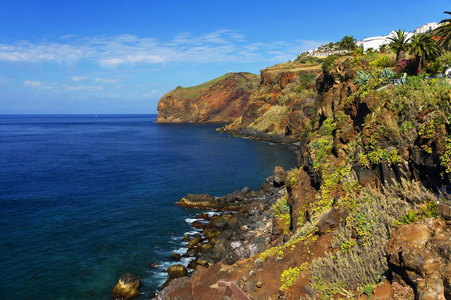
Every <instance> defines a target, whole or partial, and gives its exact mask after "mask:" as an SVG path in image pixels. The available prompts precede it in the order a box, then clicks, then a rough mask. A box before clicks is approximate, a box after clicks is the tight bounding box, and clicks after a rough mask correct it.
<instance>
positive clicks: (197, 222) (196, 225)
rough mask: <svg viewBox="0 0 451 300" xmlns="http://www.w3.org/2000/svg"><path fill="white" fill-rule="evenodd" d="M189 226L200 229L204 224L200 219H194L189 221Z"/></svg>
mask: <svg viewBox="0 0 451 300" xmlns="http://www.w3.org/2000/svg"><path fill="white" fill-rule="evenodd" d="M191 227H193V228H196V229H202V228H204V224H202V222H200V221H194V222H193V223H191Z"/></svg>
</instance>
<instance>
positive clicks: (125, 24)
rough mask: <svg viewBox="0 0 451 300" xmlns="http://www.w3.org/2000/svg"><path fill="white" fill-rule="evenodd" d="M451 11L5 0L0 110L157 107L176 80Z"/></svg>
mask: <svg viewBox="0 0 451 300" xmlns="http://www.w3.org/2000/svg"><path fill="white" fill-rule="evenodd" d="M397 3H398V4H397ZM450 10H451V1H449V0H447V1H442V0H437V1H424V0H423V1H416V0H411V1H408V2H406V3H404V4H402V5H401V3H399V2H394V1H385V0H383V1H364V0H361V1H346V0H343V1H291V0H288V1H283V0H280V1H265V0H260V1H253V0H241V1H236V0H229V1H224V0H223V1H216V0H209V1H206V0H184V1H181V0H177V1H175V0H164V1H163V0H161V1H160V0H128V1H126V0H123V1H119V0H108V1H106V0H77V1H72V0H64V1H63V0H59V1H50V0H39V1H37V0H32V1H23V0H15V1H12V0H4V1H2V3H1V9H0V114H34V113H36V114H54V113H77V114H78V113H88V114H107V113H124V114H126V113H156V107H157V103H158V100H159V98H161V96H163V95H164V94H165V93H167V92H169V91H170V90H172V89H174V88H175V87H177V86H178V85H181V86H183V87H188V86H194V85H197V84H201V83H203V82H205V81H208V80H210V79H213V78H216V77H218V76H221V75H223V74H225V73H227V72H229V71H232V72H242V71H243V72H252V73H256V74H259V73H260V70H261V69H264V68H266V67H269V66H272V65H275V64H277V63H283V62H286V61H288V60H290V59H294V58H296V56H297V55H298V54H300V53H303V52H305V51H307V50H309V49H313V48H315V47H317V46H319V45H322V44H324V43H328V42H331V41H333V42H335V41H339V40H340V39H341V38H342V37H343V36H345V35H352V36H354V37H355V38H356V39H358V40H361V39H363V38H365V37H370V36H376V35H387V34H388V33H389V32H390V31H392V30H397V29H405V30H407V31H413V30H414V29H415V28H417V27H419V26H421V25H424V24H426V23H428V22H438V21H440V20H442V19H444V18H446V17H447V16H448V15H446V14H443V11H450Z"/></svg>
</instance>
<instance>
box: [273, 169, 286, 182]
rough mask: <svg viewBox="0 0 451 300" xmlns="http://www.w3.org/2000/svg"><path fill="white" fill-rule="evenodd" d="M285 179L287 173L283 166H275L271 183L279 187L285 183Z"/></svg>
mask: <svg viewBox="0 0 451 300" xmlns="http://www.w3.org/2000/svg"><path fill="white" fill-rule="evenodd" d="M286 179H287V173H286V172H285V170H284V168H282V167H280V166H276V167H275V168H274V172H273V185H274V186H275V187H280V186H283V185H285V181H286Z"/></svg>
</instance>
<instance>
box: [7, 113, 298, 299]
mask: <svg viewBox="0 0 451 300" xmlns="http://www.w3.org/2000/svg"><path fill="white" fill-rule="evenodd" d="M155 120H156V115H97V116H96V115H1V116H0V170H1V171H0V229H1V230H0V249H1V250H0V253H1V254H0V278H1V281H0V299H110V298H111V292H112V289H113V287H114V286H115V285H116V283H117V281H118V279H119V277H120V276H121V275H122V274H124V273H127V272H131V273H134V274H136V275H138V276H139V277H140V279H141V281H142V283H143V286H142V288H141V292H142V295H141V296H140V297H139V298H138V299H149V298H150V297H152V296H153V294H154V293H155V291H156V290H157V289H158V288H159V287H160V286H161V284H162V283H163V282H164V281H165V280H166V279H167V273H166V272H165V270H166V268H167V267H168V266H170V265H171V264H174V263H176V262H173V261H171V259H170V256H171V254H172V253H174V252H178V253H184V252H183V251H184V249H185V248H184V245H185V244H184V243H183V242H182V237H183V235H184V234H185V233H189V232H193V229H192V228H191V227H190V225H189V221H192V220H193V219H194V218H195V216H196V215H197V214H199V213H200V211H197V210H190V209H184V208H181V207H178V206H177V205H176V204H175V203H176V202H177V201H179V200H180V199H181V198H182V197H183V196H185V195H187V194H188V193H208V194H211V195H214V196H222V195H224V194H226V193H230V192H233V191H235V190H241V189H242V188H243V187H245V186H248V187H250V188H251V189H253V190H257V189H258V188H259V186H260V184H261V183H262V182H263V181H264V180H265V178H266V177H268V176H270V175H271V174H272V171H273V169H274V167H275V166H276V165H280V166H283V167H284V168H286V169H289V168H292V167H294V166H296V155H295V153H294V152H292V151H291V150H289V149H288V148H286V147H284V146H280V145H272V144H270V143H265V142H261V141H254V140H248V139H241V138H234V137H230V136H229V135H227V134H218V133H217V132H216V131H215V129H216V128H217V127H218V125H215V124H156V123H155ZM154 262H156V263H157V264H158V267H157V268H151V267H149V265H150V264H151V263H154ZM183 262H184V263H187V262H188V261H187V260H184V261H183Z"/></svg>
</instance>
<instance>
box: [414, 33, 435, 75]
mask: <svg viewBox="0 0 451 300" xmlns="http://www.w3.org/2000/svg"><path fill="white" fill-rule="evenodd" d="M409 48H410V54H413V55H415V62H416V64H417V70H418V73H420V72H421V71H422V70H423V66H424V63H425V61H426V59H427V58H430V57H433V56H434V55H438V54H439V50H438V48H437V46H436V44H435V42H434V40H433V39H432V37H431V36H430V35H429V34H421V35H414V36H413V37H412V39H411V42H410V45H409Z"/></svg>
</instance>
